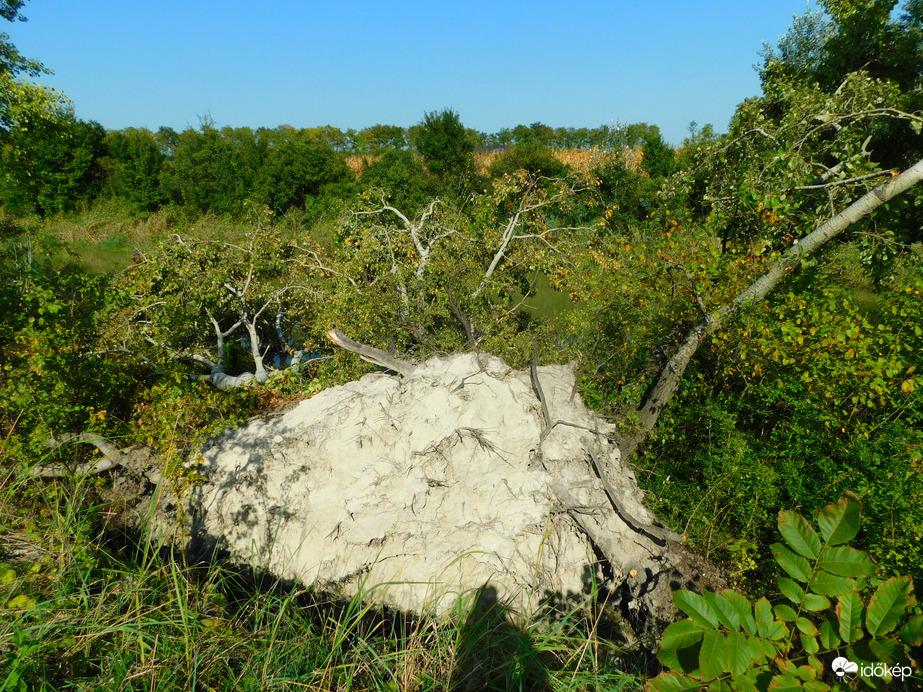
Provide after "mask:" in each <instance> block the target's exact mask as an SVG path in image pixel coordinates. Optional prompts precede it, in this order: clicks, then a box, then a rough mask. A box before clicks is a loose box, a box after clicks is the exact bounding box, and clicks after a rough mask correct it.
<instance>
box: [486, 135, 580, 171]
mask: <svg viewBox="0 0 923 692" xmlns="http://www.w3.org/2000/svg"><path fill="white" fill-rule="evenodd" d="M519 170H524V171H528V172H529V173H530V174H531V175H533V176H535V177H545V178H561V177H563V176H565V175H567V166H565V165H564V163H562V162H561V160H560V159H558V158H557V157H555V155H554V154H552V153H551V150H550V149H549V148H548V147H546V146H544V145H542V144H541V143H539V142H536V141H529V142H524V143H523V144H516V145H513V146H511V147H510V148H509V149H507V150H506V151H504V152H503V153H502V154H500V155H499V156H498V157H497V158H496V159H494V161H493V162H492V163H491V164H490V167H489V168H488V172H489V173H490V177H491V178H499V177H501V176H503V175H507V174H510V173H515V172H516V171H519Z"/></svg>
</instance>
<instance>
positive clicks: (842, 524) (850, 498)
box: [817, 490, 862, 545]
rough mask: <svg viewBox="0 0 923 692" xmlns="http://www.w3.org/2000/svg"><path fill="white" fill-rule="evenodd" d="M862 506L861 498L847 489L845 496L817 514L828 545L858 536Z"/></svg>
mask: <svg viewBox="0 0 923 692" xmlns="http://www.w3.org/2000/svg"><path fill="white" fill-rule="evenodd" d="M861 508H862V504H861V503H860V502H859V498H858V497H857V496H856V495H855V494H854V493H851V492H849V491H848V490H847V491H846V495H845V496H843V497H842V498H841V499H840V500H838V501H837V502H835V503H833V504H830V505H827V506H826V507H824V508H823V509H822V510H821V511H820V512H819V513H818V514H817V525H818V526H819V527H820V535H821V536H823V539H824V541H826V543H827V545H841V544H843V543H848V542H849V541H851V540H852V539H853V538H855V537H856V534H857V533H859V512H860V510H861Z"/></svg>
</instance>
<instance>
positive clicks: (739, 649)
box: [727, 632, 758, 675]
mask: <svg viewBox="0 0 923 692" xmlns="http://www.w3.org/2000/svg"><path fill="white" fill-rule="evenodd" d="M727 643H728V654H727V657H728V668H729V669H730V671H731V673H733V674H734V675H740V674H742V673H743V672H744V671H745V670H746V669H747V668H749V667H750V666H751V665H753V664H754V663H755V662H756V661H757V660H758V659H754V658H753V656H752V654H751V650H750V642H749V641H747V637H746V636H744V635H743V634H741V633H740V632H728V635H727Z"/></svg>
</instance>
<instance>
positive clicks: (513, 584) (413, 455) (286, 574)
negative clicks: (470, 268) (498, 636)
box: [191, 354, 663, 612]
mask: <svg viewBox="0 0 923 692" xmlns="http://www.w3.org/2000/svg"><path fill="white" fill-rule="evenodd" d="M538 374H539V380H540V383H541V386H542V389H543V390H544V394H545V397H546V399H547V402H548V408H549V411H550V419H551V421H552V422H554V421H559V420H560V421H565V422H566V423H569V424H571V425H564V424H558V425H556V426H554V427H553V429H552V430H551V432H550V433H549V434H548V435H547V436H546V437H545V439H544V441H543V442H541V445H540V443H539V441H540V437H541V435H542V431H543V430H544V428H545V425H546V423H545V420H544V417H543V414H542V409H541V405H540V402H539V400H538V398H537V396H536V394H535V391H534V390H533V388H532V385H531V383H530V377H529V373H528V372H523V371H514V370H510V368H508V367H507V366H506V365H505V364H504V363H503V362H502V361H501V360H499V359H497V358H493V357H490V356H486V355H480V356H478V355H475V354H462V355H456V356H452V357H447V358H434V359H432V360H429V361H427V362H425V363H423V364H421V365H420V366H419V367H418V368H417V369H416V370H415V371H414V372H413V373H412V374H411V375H409V376H408V377H403V378H402V377H397V376H391V375H385V374H372V375H366V376H365V377H363V378H362V379H360V380H359V381H357V382H351V383H349V384H346V385H343V386H339V387H333V388H331V389H328V390H326V391H323V392H321V393H320V394H317V395H316V396H314V397H313V398H311V399H308V400H305V401H302V402H301V403H300V404H298V405H297V406H295V407H294V408H292V409H290V410H288V411H287V412H285V413H283V414H281V415H279V416H277V417H274V418H269V419H265V420H259V421H256V422H253V423H250V424H249V425H246V426H244V427H242V428H240V429H238V430H235V431H232V432H228V433H226V434H224V435H223V436H221V437H219V438H216V439H215V440H213V441H211V442H210V443H209V444H208V445H207V446H206V448H205V449H203V452H202V465H201V467H200V469H199V470H200V471H201V472H202V473H203V474H204V475H205V478H206V481H205V483H204V484H203V485H202V486H200V487H198V488H197V489H196V494H195V496H194V497H193V499H192V502H191V510H192V511H193V513H194V515H195V516H196V517H197V521H196V524H197V529H196V531H197V533H198V534H199V535H200V536H204V537H207V538H211V539H214V540H216V541H217V542H218V545H219V546H220V547H222V548H225V549H226V550H227V551H229V552H230V554H231V556H232V558H233V559H234V560H236V561H240V562H243V563H246V564H249V565H252V566H254V567H256V568H260V569H266V570H268V571H270V572H272V573H274V574H276V575H278V576H280V577H283V578H286V579H292V580H297V581H300V582H303V583H304V584H306V585H315V586H317V587H320V588H324V589H331V590H334V591H336V592H337V593H340V594H343V595H345V596H351V595H353V594H355V593H356V592H357V591H358V590H359V589H360V588H361V589H362V590H363V592H364V593H366V594H367V596H368V597H369V598H372V599H374V600H376V601H377V602H379V603H382V604H384V605H387V606H390V607H394V608H397V609H400V610H410V611H417V612H421V611H422V612H444V611H445V610H446V609H447V608H449V607H451V605H452V604H453V602H454V601H455V599H456V598H457V596H458V595H459V594H462V593H465V592H469V591H472V590H474V589H477V588H479V587H482V586H484V585H485V584H488V585H490V586H493V587H494V588H496V590H497V592H498V595H499V597H500V598H501V599H507V600H509V601H510V602H512V603H513V604H514V605H515V606H516V607H518V608H520V609H521V610H523V611H529V610H531V609H533V608H535V607H537V606H538V605H539V604H540V602H541V600H542V599H543V598H544V597H546V596H548V595H550V594H552V593H555V594H559V595H561V596H564V597H568V596H572V597H580V594H581V593H582V592H584V591H585V590H586V587H587V583H588V580H589V576H590V573H591V570H593V569H595V568H594V567H592V565H593V564H594V563H595V562H596V558H595V557H594V553H593V550H592V548H591V545H590V543H589V541H588V540H587V538H586V536H585V535H584V534H583V533H582V532H581V531H580V530H579V529H578V528H577V527H576V525H575V523H574V521H573V519H571V517H570V516H569V515H568V514H567V512H565V511H563V510H565V509H567V508H566V507H562V506H561V503H560V501H559V500H558V499H557V498H556V496H555V493H554V490H553V488H554V487H555V483H556V481H558V482H560V484H562V485H563V487H565V488H567V489H568V491H569V492H570V493H571V495H572V496H573V497H575V498H577V499H578V500H579V502H580V504H581V505H583V508H582V509H581V511H582V512H584V514H583V515H582V516H584V517H585V518H586V520H588V521H593V522H596V524H598V525H599V526H600V527H601V528H602V529H603V530H604V531H605V532H606V534H607V535H609V536H611V538H612V544H611V545H612V546H614V547H615V551H616V553H617V554H619V555H623V556H624V560H623V561H622V564H620V565H613V570H614V571H615V572H616V574H615V577H616V579H617V580H618V579H627V578H628V577H627V575H628V574H629V572H632V573H633V574H637V572H635V571H634V570H641V571H642V572H643V571H644V570H645V569H648V570H654V571H656V570H658V569H662V568H663V562H662V560H663V555H662V554H658V551H659V553H662V552H663V549H660V548H657V547H656V546H655V545H654V544H653V543H651V542H650V541H647V540H643V539H642V537H639V535H638V533H636V532H634V531H631V530H630V529H629V528H628V527H627V526H626V525H625V524H624V523H623V522H622V521H621V519H620V518H619V517H618V516H617V515H616V514H615V512H613V510H612V509H611V506H610V504H609V502H608V500H607V499H606V496H605V494H604V492H603V490H602V486H601V484H600V482H599V480H598V478H597V477H596V475H595V473H594V472H593V470H592V466H591V462H590V456H589V451H588V450H589V449H590V448H593V449H594V450H595V452H596V454H597V457H598V458H600V459H601V460H602V462H603V463H604V464H605V465H606V466H607V468H608V475H609V477H610V480H611V481H612V484H613V486H615V488H616V491H617V492H620V493H621V494H622V497H621V498H620V501H621V502H622V504H623V505H624V508H625V509H626V510H627V511H628V512H629V513H630V514H632V515H634V516H635V517H637V518H638V519H639V520H641V521H645V522H650V521H651V516H650V514H649V513H648V512H647V510H646V509H645V508H644V507H643V505H642V504H641V498H642V493H641V491H640V490H639V489H638V487H637V484H636V482H635V478H634V476H633V474H632V473H631V471H630V470H629V469H628V468H627V467H625V465H624V464H622V462H621V461H620V458H619V453H618V449H617V448H616V447H615V446H614V445H613V444H611V443H610V442H608V441H607V439H606V435H607V434H608V433H609V432H611V430H612V428H611V426H610V425H608V424H607V423H606V422H604V421H603V420H602V419H600V418H598V417H597V416H596V415H595V414H593V413H592V412H591V411H589V410H588V409H587V408H586V407H585V406H584V404H583V402H582V401H581V400H580V397H579V394H575V393H574V391H575V388H574V372H573V368H572V367H570V366H561V365H551V366H546V367H540V368H538ZM577 426H580V427H577ZM594 430H598V431H599V433H600V434H599V435H597V434H596V433H594V432H593V431H594ZM594 445H596V446H595V447H594ZM559 487H560V486H559ZM655 563H656V564H655ZM658 565H659V567H658ZM648 573H650V571H648Z"/></svg>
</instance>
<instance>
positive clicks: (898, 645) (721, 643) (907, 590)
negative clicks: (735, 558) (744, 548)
mask: <svg viewBox="0 0 923 692" xmlns="http://www.w3.org/2000/svg"><path fill="white" fill-rule="evenodd" d="M859 514H860V503H859V500H858V498H857V497H856V496H855V495H853V494H851V493H847V494H846V495H845V496H844V497H843V498H842V499H841V500H840V501H839V502H837V503H834V504H831V505H828V506H827V507H825V508H823V509H822V510H821V511H820V512H818V514H817V517H816V522H817V525H818V527H819V529H820V533H819V534H818V532H817V531H815V530H814V528H813V527H812V526H811V524H810V523H809V522H808V521H807V520H806V519H804V517H802V516H801V515H800V514H797V513H795V512H792V511H787V510H783V511H781V512H779V518H778V527H779V532H780V533H781V534H782V537H783V539H784V540H785V544H782V543H774V544H772V546H770V547H771V550H772V553H773V556H774V558H775V561H776V562H777V563H778V565H779V566H780V567H781V568H782V570H784V572H785V573H786V574H787V575H788V576H786V577H782V578H780V579H779V580H778V581H777V585H778V593H779V594H780V595H781V596H782V597H784V599H785V601H787V602H784V601H783V602H779V603H777V604H776V605H772V604H771V603H770V601H769V600H768V599H766V598H765V597H764V598H760V599H759V600H757V601H756V602H755V603H751V602H750V601H749V600H748V599H747V598H745V597H744V596H742V595H741V594H739V593H737V592H735V591H731V590H725V591H722V592H720V593H715V592H711V591H705V592H704V593H702V594H697V593H694V592H692V591H687V590H685V589H681V590H679V591H676V592H675V593H674V595H673V600H674V603H676V606H677V607H678V608H679V609H680V610H681V611H683V612H684V613H685V614H686V615H688V616H689V617H688V618H687V619H685V620H680V621H679V622H675V623H673V624H672V625H670V626H669V627H667V629H666V631H665V632H664V635H663V639H662V641H661V644H660V651H659V652H658V654H657V657H658V659H660V661H661V663H663V664H664V666H666V667H667V668H669V669H670V672H664V673H661V674H660V675H659V676H658V677H656V678H654V679H653V680H651V681H650V682H649V683H648V686H647V689H648V690H652V691H656V692H678V691H680V690H701V689H703V688H704V687H706V686H708V689H710V690H767V689H771V690H812V691H815V692H822V691H823V690H830V689H833V687H832V686H831V685H830V684H829V683H828V682H825V681H824V678H825V673H826V678H827V679H828V680H833V681H834V683H836V682H838V681H839V680H840V679H842V678H843V677H845V676H847V675H848V676H850V677H852V676H853V674H854V673H855V674H858V676H859V677H860V678H861V679H863V680H864V681H865V682H866V683H868V684H870V685H872V686H877V685H876V680H875V678H876V677H881V676H879V675H877V674H876V672H875V670H876V668H875V666H876V664H877V665H878V666H879V668H878V669H879V670H880V666H884V667H885V668H886V669H888V670H889V671H890V673H889V674H888V675H886V676H884V677H885V680H890V679H903V680H906V679H907V678H908V677H909V676H910V674H911V673H912V669H911V667H910V666H909V665H907V655H908V651H909V648H910V647H917V646H920V645H921V644H923V615H921V614H919V613H918V612H917V613H916V614H913V613H914V610H915V609H914V606H915V603H916V601H915V599H914V594H913V580H912V579H911V578H910V577H892V578H890V579H887V580H884V581H882V580H881V579H878V578H876V577H875V573H876V572H877V568H876V566H875V564H874V563H873V562H872V561H871V559H870V558H869V556H868V554H867V553H864V552H863V551H861V550H856V549H855V548H851V547H848V546H847V545H846V544H847V543H849V542H850V541H851V540H852V539H853V538H855V536H856V534H857V533H858V531H859ZM872 589H874V593H872V595H871V597H870V598H868V600H867V601H864V600H863V596H864V595H865V594H867V593H869V592H871V590H872ZM831 599H836V607H835V608H834V606H833V602H832V601H831ZM834 657H835V658H834ZM831 658H833V661H829V660H828V659H831ZM825 661H826V662H827V664H828V665H827V666H826V667H825ZM844 664H845V667H844ZM838 666H839V667H838ZM853 666H855V669H854V668H853ZM837 670H839V671H841V672H837ZM828 671H829V672H828Z"/></svg>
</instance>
